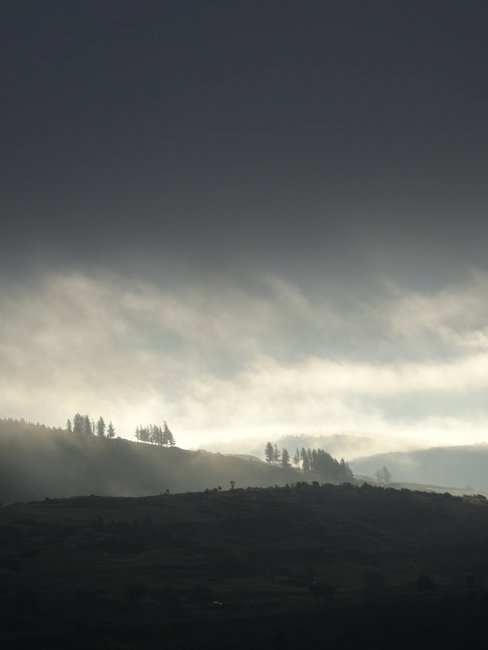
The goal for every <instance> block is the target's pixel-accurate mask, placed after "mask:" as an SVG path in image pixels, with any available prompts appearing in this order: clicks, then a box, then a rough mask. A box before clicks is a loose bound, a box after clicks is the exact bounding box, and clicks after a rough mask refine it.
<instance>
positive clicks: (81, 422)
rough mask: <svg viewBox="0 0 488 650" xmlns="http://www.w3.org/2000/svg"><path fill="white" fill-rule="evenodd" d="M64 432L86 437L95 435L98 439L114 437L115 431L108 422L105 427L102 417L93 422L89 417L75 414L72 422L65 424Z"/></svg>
mask: <svg viewBox="0 0 488 650" xmlns="http://www.w3.org/2000/svg"><path fill="white" fill-rule="evenodd" d="M66 430H67V431H68V433H77V434H85V435H87V436H94V435H97V436H99V437H100V438H114V437H115V429H114V426H113V424H112V422H111V421H110V422H109V423H108V426H107V425H106V423H105V420H104V419H103V418H102V416H100V417H99V418H98V420H97V421H96V422H95V420H93V419H92V418H91V417H90V416H89V415H81V413H76V414H75V416H74V417H73V422H71V420H68V421H67V422H66Z"/></svg>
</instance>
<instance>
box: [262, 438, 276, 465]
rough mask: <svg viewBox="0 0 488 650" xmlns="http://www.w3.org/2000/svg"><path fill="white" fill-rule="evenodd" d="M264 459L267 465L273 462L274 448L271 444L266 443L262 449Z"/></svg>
mask: <svg viewBox="0 0 488 650" xmlns="http://www.w3.org/2000/svg"><path fill="white" fill-rule="evenodd" d="M264 458H265V460H266V462H267V463H272V462H273V461H274V448H273V445H272V443H271V442H267V443H266V447H265V448H264Z"/></svg>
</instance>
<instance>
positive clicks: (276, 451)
mask: <svg viewBox="0 0 488 650" xmlns="http://www.w3.org/2000/svg"><path fill="white" fill-rule="evenodd" d="M280 460H281V452H280V450H279V449H278V445H276V444H275V445H274V446H273V462H274V463H279V462H280Z"/></svg>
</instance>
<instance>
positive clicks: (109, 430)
mask: <svg viewBox="0 0 488 650" xmlns="http://www.w3.org/2000/svg"><path fill="white" fill-rule="evenodd" d="M114 436H115V429H114V425H113V424H112V421H110V422H109V424H108V428H107V438H113V437H114Z"/></svg>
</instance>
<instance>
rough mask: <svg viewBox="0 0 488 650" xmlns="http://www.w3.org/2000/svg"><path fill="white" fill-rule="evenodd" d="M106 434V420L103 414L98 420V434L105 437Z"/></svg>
mask: <svg viewBox="0 0 488 650" xmlns="http://www.w3.org/2000/svg"><path fill="white" fill-rule="evenodd" d="M104 435H105V422H104V419H103V418H102V416H100V417H99V418H98V422H97V436H100V437H101V438H103V437H104Z"/></svg>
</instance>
